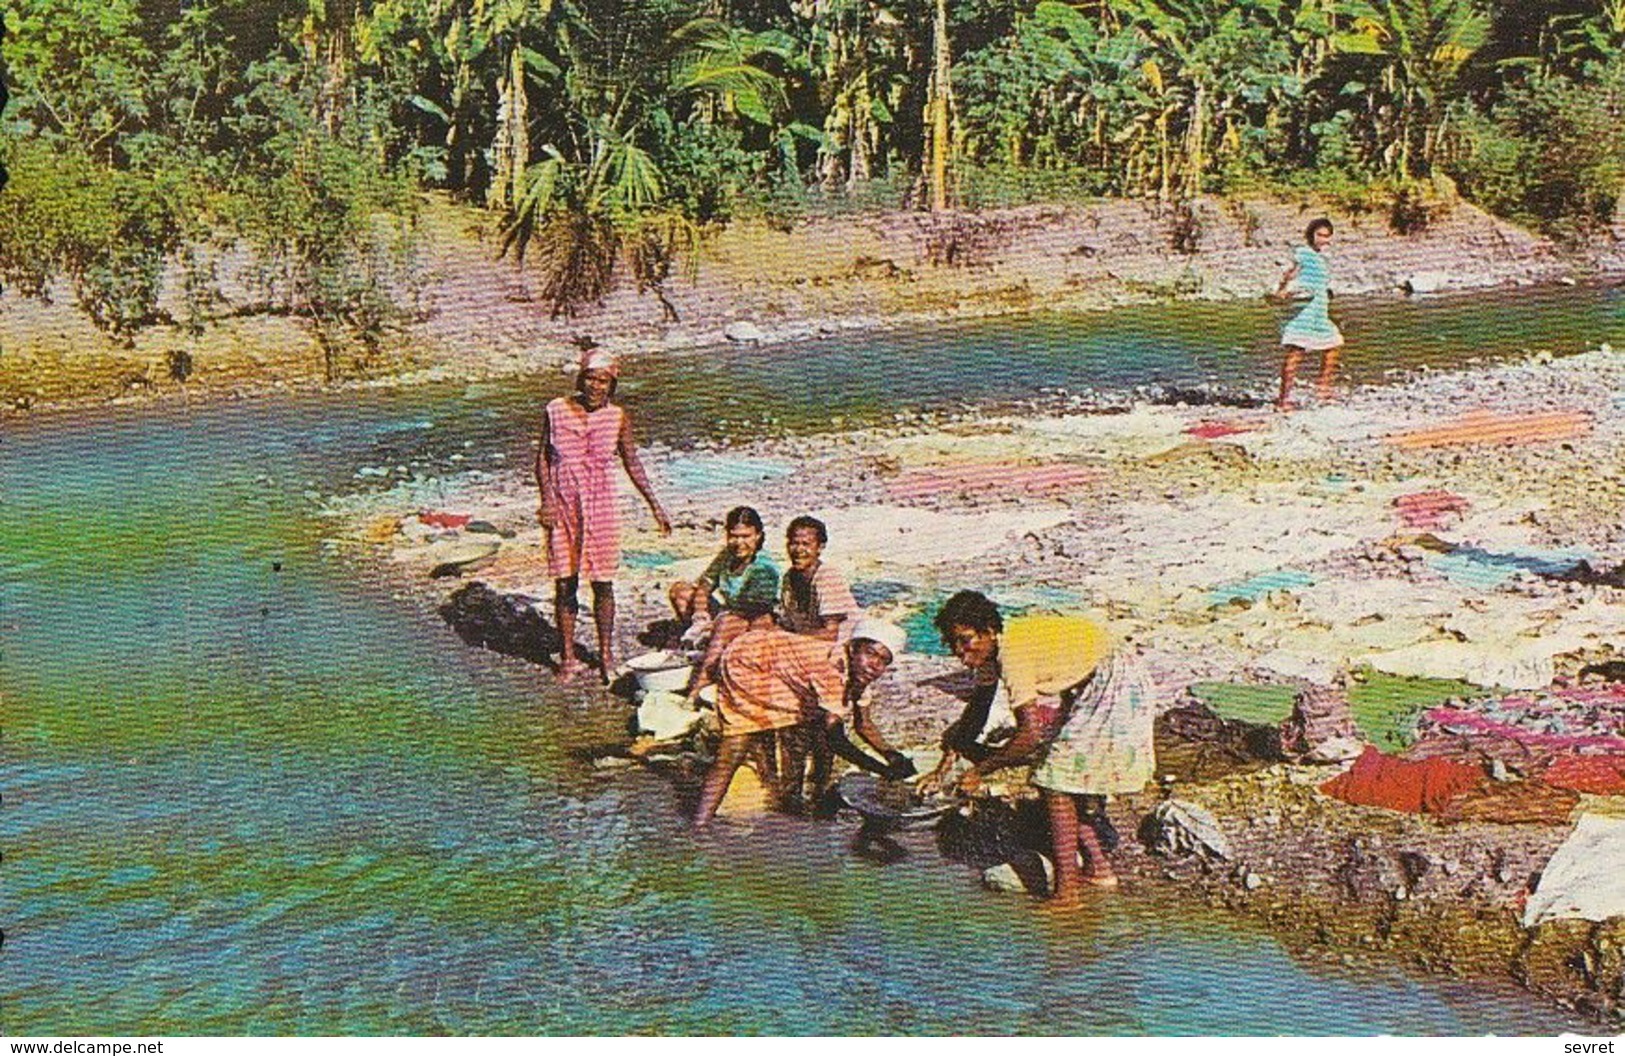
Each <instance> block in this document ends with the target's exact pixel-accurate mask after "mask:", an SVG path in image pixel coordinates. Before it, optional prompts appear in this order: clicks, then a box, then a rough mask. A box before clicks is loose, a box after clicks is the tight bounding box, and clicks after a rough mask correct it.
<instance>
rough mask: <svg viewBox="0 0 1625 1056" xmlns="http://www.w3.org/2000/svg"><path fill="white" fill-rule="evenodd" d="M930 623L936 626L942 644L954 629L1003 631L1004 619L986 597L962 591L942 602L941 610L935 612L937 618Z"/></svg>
mask: <svg viewBox="0 0 1625 1056" xmlns="http://www.w3.org/2000/svg"><path fill="white" fill-rule="evenodd" d="M932 622H933V623H935V624H936V626H937V633H938V634H940V635H942V640H943V642H944V643H946V642H947V641H948V636H949V635H950V634H952V633H953V629H954V628H955V627H969V628H970V629H971V630H973V631H1002V630H1004V617H1002V616H1000V615H999V607H998V606H997V605H995V604H993V603H992V602H991V601H989V600H988V599H987V595H985V594H978V593H977V592H976V591H974V590H962V591H960V592H959V593H958V594H955V595H954V596H953V597H951V598H949V599H948V600H947V601H945V602H943V603H942V608H941V609H939V610H937V618H936V619H935V620H933V621H932Z"/></svg>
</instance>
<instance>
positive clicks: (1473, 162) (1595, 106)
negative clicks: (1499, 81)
mask: <svg viewBox="0 0 1625 1056" xmlns="http://www.w3.org/2000/svg"><path fill="white" fill-rule="evenodd" d="M1621 144H1625V54H1619V55H1615V56H1614V57H1613V58H1612V59H1611V60H1609V61H1607V62H1594V63H1592V64H1590V65H1588V66H1587V67H1586V68H1585V69H1584V70H1583V71H1582V73H1581V75H1580V76H1578V77H1576V78H1574V79H1572V80H1571V79H1569V78H1566V77H1559V76H1553V75H1546V76H1542V77H1538V78H1536V79H1534V80H1532V81H1530V82H1529V83H1528V84H1526V85H1524V86H1522V87H1520V88H1517V89H1515V90H1514V91H1512V92H1510V93H1509V94H1508V96H1507V99H1506V101H1505V102H1503V103H1501V104H1500V105H1498V106H1496V107H1494V108H1493V109H1492V110H1491V111H1490V112H1489V113H1488V114H1477V113H1473V112H1471V111H1464V112H1462V113H1461V114H1460V115H1459V116H1458V120H1457V123H1456V125H1455V136H1454V139H1453V141H1452V144H1451V161H1450V165H1449V171H1450V175H1451V176H1453V177H1454V178H1455V179H1456V181H1457V183H1458V184H1459V185H1460V186H1461V189H1462V191H1463V193H1464V194H1466V195H1467V196H1468V197H1469V198H1471V199H1472V200H1474V201H1476V202H1478V203H1480V204H1482V205H1483V206H1484V207H1485V208H1487V209H1489V210H1490V211H1491V212H1494V213H1497V214H1500V215H1503V216H1508V217H1511V218H1513V219H1516V220H1519V221H1522V222H1524V223H1527V224H1530V225H1532V226H1534V227H1537V228H1539V229H1541V230H1543V231H1545V232H1547V233H1548V234H1552V235H1556V236H1558V237H1584V236H1585V235H1587V234H1589V233H1590V232H1592V231H1594V230H1596V229H1597V228H1598V227H1600V226H1603V225H1606V224H1607V223H1608V222H1609V221H1610V220H1611V219H1612V218H1613V214H1614V209H1615V206H1616V203H1617V202H1618V201H1619V197H1620V194H1621V192H1622V191H1625V150H1622V149H1621Z"/></svg>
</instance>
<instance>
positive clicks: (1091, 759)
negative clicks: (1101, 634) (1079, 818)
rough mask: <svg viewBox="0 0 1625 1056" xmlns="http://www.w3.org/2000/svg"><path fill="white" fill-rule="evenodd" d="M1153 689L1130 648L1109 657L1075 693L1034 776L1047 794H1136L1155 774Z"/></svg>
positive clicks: (1119, 650) (1154, 704) (1033, 780)
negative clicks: (1069, 709) (1063, 721)
mask: <svg viewBox="0 0 1625 1056" xmlns="http://www.w3.org/2000/svg"><path fill="white" fill-rule="evenodd" d="M1156 717H1157V684H1156V682H1155V680H1153V679H1152V678H1151V675H1150V672H1148V671H1147V670H1146V666H1145V664H1144V662H1143V661H1142V660H1141V659H1140V656H1139V654H1138V653H1137V652H1135V651H1134V650H1133V649H1131V648H1121V649H1118V650H1116V651H1115V652H1113V653H1111V654H1110V655H1108V656H1107V657H1106V659H1105V660H1103V661H1101V663H1100V666H1099V667H1097V668H1096V669H1095V673H1094V675H1093V676H1091V677H1090V679H1089V681H1088V682H1086V683H1085V684H1084V686H1083V688H1082V689H1081V690H1080V691H1079V692H1078V695H1077V699H1076V700H1074V701H1073V702H1072V711H1071V714H1070V715H1069V716H1068V717H1067V719H1066V722H1065V723H1063V724H1062V726H1061V729H1060V731H1059V732H1058V733H1056V735H1055V739H1054V740H1052V741H1051V742H1050V745H1049V748H1048V750H1047V751H1045V753H1044V759H1043V761H1042V762H1040V763H1039V764H1038V766H1037V767H1035V768H1034V770H1033V776H1032V783H1033V784H1034V785H1037V786H1038V787H1039V788H1044V789H1048V790H1049V791H1051V792H1067V793H1071V794H1073V795H1110V794H1112V793H1114V792H1138V791H1140V790H1141V789H1142V788H1144V787H1145V786H1146V783H1147V782H1149V781H1150V780H1151V778H1152V776H1153V775H1154V772H1155V770H1156V755H1155V749H1154V748H1153V745H1152V724H1153V723H1154V722H1155V721H1156Z"/></svg>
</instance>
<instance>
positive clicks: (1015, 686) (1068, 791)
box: [919, 590, 1156, 904]
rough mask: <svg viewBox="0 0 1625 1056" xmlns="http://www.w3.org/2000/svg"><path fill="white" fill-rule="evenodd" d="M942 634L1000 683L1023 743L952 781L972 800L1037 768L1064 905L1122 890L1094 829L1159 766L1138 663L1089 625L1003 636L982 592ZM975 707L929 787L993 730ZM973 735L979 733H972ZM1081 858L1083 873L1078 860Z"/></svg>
mask: <svg viewBox="0 0 1625 1056" xmlns="http://www.w3.org/2000/svg"><path fill="white" fill-rule="evenodd" d="M936 625H937V630H938V631H939V632H940V633H941V634H942V641H943V644H944V645H946V646H947V647H948V648H949V650H950V651H952V652H953V654H954V656H956V657H958V658H959V661H960V663H962V664H964V665H965V666H966V667H968V668H970V669H971V670H972V671H974V672H975V673H976V676H977V681H978V683H980V684H981V685H982V686H984V687H992V686H994V685H995V684H998V683H1002V684H1003V687H1004V690H1005V692H1006V693H1007V694H1008V696H1009V698H1010V707H1011V708H1012V709H1013V710H1014V711H1015V714H1016V723H1017V728H1016V733H1015V736H1013V737H1011V738H1010V739H1009V740H1008V741H1006V742H1005V743H1004V744H1002V745H1000V746H998V747H996V748H992V749H989V750H985V751H976V752H973V753H971V754H974V755H977V756H979V757H980V758H978V759H976V760H975V764H974V765H973V766H971V767H970V769H968V770H966V771H965V772H964V773H963V774H961V775H960V776H959V779H958V780H957V781H956V782H955V787H956V788H957V789H958V791H960V792H962V793H965V794H971V793H974V792H976V791H977V790H978V789H979V788H981V786H982V779H983V778H984V777H986V776H987V775H988V774H991V773H993V772H994V771H996V770H1002V769H1004V768H1006V767H1011V766H1019V765H1023V764H1026V763H1035V764H1036V765H1035V766H1034V768H1033V772H1032V778H1031V780H1032V783H1033V785H1035V786H1036V787H1037V788H1038V789H1039V791H1041V792H1042V793H1043V796H1044V807H1045V810H1046V811H1047V812H1048V814H1049V823H1050V846H1051V850H1052V851H1053V854H1054V862H1055V900H1056V901H1057V902H1060V903H1062V904H1069V903H1074V902H1076V901H1078V899H1079V898H1080V897H1081V895H1082V893H1083V890H1084V887H1085V885H1090V886H1095V887H1116V886H1117V876H1116V874H1115V873H1114V872H1113V871H1112V867H1111V862H1110V861H1109V860H1108V859H1107V858H1106V852H1105V849H1104V848H1103V847H1102V846H1101V844H1100V839H1099V837H1098V836H1097V835H1096V832H1095V829H1094V826H1093V825H1091V824H1087V823H1080V821H1081V820H1082V819H1080V812H1081V814H1082V816H1083V818H1088V817H1090V816H1092V815H1093V814H1095V813H1098V812H1101V811H1104V809H1105V800H1106V796H1108V795H1111V794H1113V793H1118V792H1138V791H1139V790H1140V789H1142V788H1144V787H1145V785H1146V783H1147V782H1148V781H1150V780H1151V777H1152V774H1153V770H1154V767H1155V757H1154V755H1153V748H1152V740H1151V727H1152V722H1153V720H1154V719H1155V717H1156V708H1155V703H1156V702H1155V690H1154V687H1153V685H1152V683H1151V681H1150V679H1149V678H1148V677H1147V676H1146V674H1145V670H1144V667H1143V665H1142V664H1141V663H1140V660H1139V657H1138V654H1137V653H1135V652H1134V651H1133V650H1132V649H1129V648H1127V647H1116V648H1114V647H1113V643H1112V642H1111V639H1110V637H1109V636H1108V635H1107V633H1106V630H1105V628H1103V627H1101V626H1100V625H1099V624H1097V623H1095V622H1094V621H1092V620H1089V619H1086V618H1084V617H1082V616H1020V617H1016V618H1014V619H1012V620H1010V621H1009V624H1008V625H1006V623H1005V621H1004V619H1003V617H1002V616H1000V614H999V609H998V606H996V605H994V604H993V602H992V601H990V600H988V599H987V598H986V597H985V596H983V595H982V594H979V593H977V592H976V591H973V590H962V591H960V592H959V593H958V594H955V595H954V596H953V597H951V598H949V599H948V601H947V602H946V603H945V604H944V605H943V606H942V610H941V611H940V612H938V613H937V618H936ZM976 709H977V704H976V703H975V702H973V703H972V705H971V706H970V707H968V708H966V713H965V714H964V715H962V716H960V719H959V721H958V722H956V723H954V725H953V726H951V727H949V730H948V733H946V734H944V736H943V747H944V754H943V758H942V764H941V765H940V766H938V767H937V769H936V771H935V772H933V773H932V774H930V775H928V776H927V777H925V778H923V779H922V780H921V782H920V786H919V787H920V789H921V790H922V791H925V790H928V789H930V788H932V787H933V786H935V785H936V784H938V783H939V782H941V781H942V780H943V778H944V777H945V776H946V774H947V773H948V770H949V768H950V767H951V766H952V765H953V763H954V762H955V760H956V758H958V757H959V756H960V755H965V757H966V758H970V755H968V754H966V753H965V751H964V750H963V749H964V748H965V747H968V745H969V742H970V741H971V740H972V739H974V738H975V737H976V736H977V734H978V733H979V732H980V725H981V723H982V722H984V721H985V720H986V711H985V707H984V708H983V709H982V713H981V715H979V716H978V715H975V714H973V712H974V711H975V710H976ZM969 726H975V727H977V728H976V729H969V728H968V727H969ZM1080 854H1081V855H1082V856H1083V858H1084V869H1083V870H1080V869H1079V867H1078V857H1079V855H1080Z"/></svg>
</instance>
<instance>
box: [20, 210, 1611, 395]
mask: <svg viewBox="0 0 1625 1056" xmlns="http://www.w3.org/2000/svg"><path fill="white" fill-rule="evenodd" d="M1327 211H1328V210H1327V209H1326V207H1325V206H1324V203H1318V202H1314V201H1308V200H1304V201H1266V200H1219V199H1202V200H1200V201H1197V202H1195V203H1193V204H1192V205H1191V206H1190V207H1188V208H1184V207H1181V208H1173V207H1168V206H1159V205H1156V204H1155V203H1148V202H1136V201H1106V202H1098V203H1085V204H1077V205H1045V206H1027V207H1022V208H1016V209H1004V210H993V211H988V212H983V213H956V214H950V215H945V216H932V215H930V214H922V213H885V214H872V215H856V216H851V217H840V218H825V219H815V220H810V221H807V222H804V223H801V224H799V225H797V226H795V227H793V228H791V229H789V230H784V229H781V228H776V227H772V226H769V225H767V224H765V223H761V222H744V221H742V222H739V223H735V224H733V225H730V226H729V227H727V228H725V229H722V230H721V231H719V232H716V233H715V234H714V236H713V237H712V238H711V239H709V240H708V241H707V242H706V243H705V245H704V247H703V249H702V251H701V252H700V254H699V256H698V259H697V260H696V261H694V262H693V263H694V269H693V271H692V274H686V275H678V276H675V277H674V278H673V279H672V280H671V282H670V283H668V285H667V290H666V292H667V296H668V297H669V299H670V300H671V302H672V304H673V306H674V308H675V309H676V311H677V313H678V316H679V318H678V320H677V321H675V322H667V321H665V320H663V318H662V313H661V309H660V305H659V303H658V302H657V301H656V300H655V298H654V297H653V296H652V295H649V294H644V293H640V292H639V291H638V290H637V289H636V288H635V287H634V286H633V285H632V284H631V283H630V282H629V281H627V280H626V279H625V277H624V276H623V277H622V280H621V281H620V282H619V284H618V285H617V286H616V287H615V288H614V289H612V290H611V292H610V294H609V295H608V296H607V297H606V298H605V300H604V302H603V303H602V304H600V305H596V306H591V307H589V308H587V309H585V310H583V311H582V312H580V313H579V314H577V315H576V316H574V317H562V318H557V319H555V318H552V317H551V313H550V311H549V307H548V306H547V305H545V304H543V303H542V302H540V301H539V300H538V299H537V298H538V294H537V282H536V278H535V275H534V274H533V273H532V272H530V271H526V270H524V269H521V268H518V267H516V266H514V265H513V264H512V263H511V262H508V261H498V260H496V259H495V258H496V247H497V220H496V218H495V217H494V215H493V214H490V213H486V212H484V211H480V210H474V209H469V208H466V207H459V206H454V205H451V204H449V203H448V202H446V201H444V200H442V199H438V198H434V199H428V200H426V201H425V204H424V207H423V211H422V214H421V217H420V219H419V222H418V239H419V247H420V249H419V254H418V260H417V263H416V267H415V268H413V269H410V270H411V272H412V274H413V275H414V276H415V280H414V286H413V288H412V289H400V290H395V291H393V292H394V296H395V299H396V300H397V302H398V303H400V304H402V305H403V306H404V307H406V308H407V310H408V314H407V317H406V318H405V319H403V320H402V321H401V324H400V325H399V326H398V327H397V329H396V330H395V331H394V332H393V333H392V334H391V335H390V336H389V338H388V339H387V340H386V341H385V342H384V344H383V345H382V346H381V347H379V348H377V349H375V350H372V351H370V352H369V353H368V354H367V356H366V357H365V358H364V359H357V358H355V357H353V356H348V355H345V356H341V357H340V362H339V364H338V365H339V367H340V378H341V380H344V381H346V382H347V383H349V382H361V383H366V382H368V381H374V382H376V381H402V382H413V381H429V380H445V379H454V380H474V379H482V378H493V377H500V376H511V375H519V374H526V373H531V372H535V371H538V370H550V369H553V368H555V367H557V366H558V365H560V364H564V363H569V362H572V361H573V360H574V357H575V356H576V355H577V352H576V346H577V342H578V341H579V340H581V339H586V338H590V339H591V340H592V341H594V342H596V343H598V344H600V345H602V346H605V347H608V348H610V349H611V350H613V351H615V352H617V353H619V354H625V355H638V354H656V353H661V352H670V351H675V350H679V349H687V348H695V347H702V346H705V345H712V344H717V343H720V342H723V341H729V340H732V341H737V342H740V343H744V344H755V343H763V342H776V341H794V340H804V339H810V338H816V337H819V336H824V335H829V334H833V333H839V332H842V331H848V330H866V329H875V328H880V327H887V326H909V325H917V324H920V323H922V322H934V321H941V320H946V319H966V318H976V317H985V316H996V315H1007V314H1020V313H1028V312H1032V311H1035V310H1040V309H1042V310H1060V311H1089V310H1099V309H1109V308H1113V307H1120V306H1123V305H1127V304H1136V303H1147V302H1155V301H1159V300H1170V299H1182V300H1226V299H1235V298H1254V297H1258V296H1261V295H1262V294H1263V293H1265V292H1266V291H1267V290H1269V289H1271V288H1273V285H1274V282H1275V280H1276V278H1277V277H1278V276H1279V274H1280V272H1281V270H1282V268H1283V267H1284V266H1285V265H1286V263H1287V262H1288V260H1289V258H1290V254H1291V250H1292V247H1293V246H1294V245H1296V244H1297V243H1298V242H1300V241H1301V239H1302V231H1303V227H1304V225H1305V223H1306V222H1307V221H1308V219H1310V218H1311V217H1313V216H1316V215H1319V214H1321V213H1322V212H1327ZM1330 215H1332V217H1333V219H1334V220H1335V221H1336V222H1337V225H1338V237H1337V243H1336V248H1335V258H1334V264H1335V280H1336V288H1337V291H1338V292H1339V293H1342V294H1362V293H1380V292H1384V291H1393V292H1396V293H1397V292H1398V291H1400V290H1403V289H1415V290H1417V291H1419V292H1440V291H1459V290H1470V289H1485V288H1494V287H1502V286H1520V285H1530V284H1538V283H1552V282H1561V281H1575V280H1580V279H1587V278H1594V277H1597V276H1616V275H1620V274H1625V252H1622V250H1621V248H1620V247H1621V245H1622V243H1618V242H1607V243H1601V242H1600V243H1598V244H1597V245H1595V246H1593V247H1591V248H1590V249H1588V250H1584V251H1575V250H1564V249H1562V248H1560V247H1559V246H1557V245H1556V244H1554V243H1552V242H1550V241H1549V240H1546V239H1542V238H1539V237H1537V236H1534V235H1532V234H1530V233H1529V232H1527V231H1524V230H1522V229H1519V228H1517V227H1515V226H1513V225H1511V224H1508V223H1506V222H1504V221H1500V220H1497V219H1495V218H1493V217H1491V216H1489V215H1487V214H1485V213H1483V212H1481V211H1480V210H1477V209H1475V208H1473V207H1472V206H1470V205H1467V204H1466V203H1463V202H1460V201H1453V202H1449V203H1444V202H1440V203H1434V204H1433V205H1432V206H1430V207H1429V209H1428V212H1427V219H1426V223H1425V224H1424V225H1423V226H1422V227H1420V229H1410V230H1409V231H1408V233H1403V234H1402V233H1399V232H1397V231H1396V230H1395V229H1394V228H1395V225H1394V222H1393V218H1392V217H1390V216H1388V215H1387V214H1386V213H1384V212H1381V211H1375V212H1368V213H1360V214H1349V213H1346V212H1339V211H1337V210H1330ZM219 271H220V272H221V275H222V289H223V291H224V297H225V303H223V304H221V305H218V306H217V308H218V312H217V318H216V319H215V321H213V322H211V323H209V324H207V325H205V326H204V327H203V328H202V330H201V332H199V333H189V332H185V331H183V330H182V329H181V328H179V327H176V326H151V327H147V328H145V329H143V330H141V331H139V332H137V333H136V334H135V335H133V336H132V337H131V338H130V339H129V340H128V341H127V342H125V341H118V340H114V339H113V338H110V337H109V336H107V335H106V334H103V333H101V332H99V331H97V330H96V329H95V328H94V327H92V326H91V325H90V323H89V321H88V319H87V318H86V316H85V315H84V313H83V312H81V311H80V310H79V309H78V308H77V306H76V305H75V304H74V302H73V299H72V297H71V295H70V294H69V293H68V292H67V291H65V290H59V291H55V292H56V295H55V296H54V298H53V300H52V301H51V302H49V303H45V302H40V301H35V300H28V299H24V298H22V297H20V296H19V295H18V294H17V293H15V292H14V291H6V292H4V293H0V413H14V412H15V411H17V410H20V409H27V408H30V407H45V406H60V405H64V404H81V403H82V404H93V403H99V402H103V401H107V400H129V399H151V398H154V397H164V396H174V395H178V394H181V393H198V392H201V393H204V394H210V395H229V394H233V393H236V394H242V393H248V392H256V391H264V390H267V389H275V388H279V387H290V386H291V387H298V386H305V385H315V384H325V383H327V379H326V373H327V369H326V362H325V359H324V356H323V353H322V350H321V348H320V347H319V345H318V344H317V342H316V340H315V338H314V336H313V334H312V333H311V331H310V328H309V327H308V326H307V325H306V324H305V323H304V322H303V321H301V320H299V319H297V318H294V317H291V316H289V315H286V314H268V313H264V312H256V311H255V310H254V308H253V302H254V299H255V297H254V294H253V291H252V288H251V286H250V285H249V284H248V282H247V278H246V276H248V275H250V274H251V273H252V269H251V268H250V267H248V265H247V263H246V262H244V261H242V260H237V259H235V258H229V259H223V260H222V261H221V263H220V265H219ZM234 276H235V278H234ZM170 286H171V287H173V288H178V286H179V284H178V283H175V282H172V283H171V284H170ZM162 307H163V308H164V310H165V311H168V312H169V313H170V314H171V315H173V316H175V317H177V318H180V317H183V316H184V314H185V311H184V308H183V306H181V305H180V304H178V303H176V304H168V303H165V304H164V305H162Z"/></svg>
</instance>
